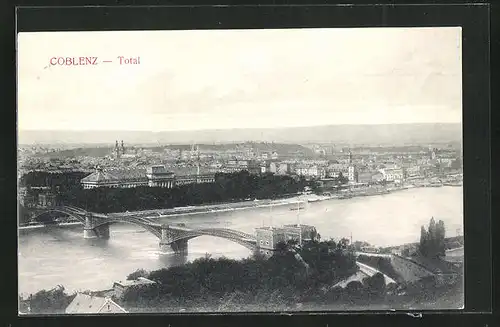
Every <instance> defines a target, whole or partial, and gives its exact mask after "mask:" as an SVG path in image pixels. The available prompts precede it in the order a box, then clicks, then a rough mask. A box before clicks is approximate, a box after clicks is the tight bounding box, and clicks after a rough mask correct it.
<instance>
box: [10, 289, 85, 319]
mask: <svg viewBox="0 0 500 327" xmlns="http://www.w3.org/2000/svg"><path fill="white" fill-rule="evenodd" d="M75 296H76V293H73V294H68V293H66V291H65V289H64V286H60V285H59V286H57V287H55V288H53V289H51V290H48V291H47V290H42V291H39V292H37V293H35V294H33V295H31V296H30V297H29V298H27V299H22V298H20V302H21V308H26V310H27V308H28V307H29V308H30V309H29V310H30V312H31V313H37V314H60V313H64V311H65V310H66V307H67V306H68V305H69V304H70V303H71V301H73V299H74V298H75ZM21 311H22V312H23V310H21Z"/></svg>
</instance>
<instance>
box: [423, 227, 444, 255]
mask: <svg viewBox="0 0 500 327" xmlns="http://www.w3.org/2000/svg"><path fill="white" fill-rule="evenodd" d="M445 234H446V229H445V225H444V222H443V221H442V220H439V221H438V222H437V223H436V221H435V220H434V217H432V218H431V221H430V222H429V227H428V230H427V231H426V230H425V228H424V226H422V228H421V230H420V244H419V252H420V254H421V255H423V256H425V257H429V258H437V257H440V256H443V255H445V249H446V246H445Z"/></svg>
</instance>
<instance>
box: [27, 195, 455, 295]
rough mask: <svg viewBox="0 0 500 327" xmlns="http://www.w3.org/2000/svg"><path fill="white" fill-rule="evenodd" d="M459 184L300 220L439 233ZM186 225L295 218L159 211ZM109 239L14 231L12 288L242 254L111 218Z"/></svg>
mask: <svg viewBox="0 0 500 327" xmlns="http://www.w3.org/2000/svg"><path fill="white" fill-rule="evenodd" d="M462 199H463V189H462V187H440V188H418V189H409V190H402V191H398V192H394V193H391V194H386V195H377V196H370V197H358V198H351V199H344V200H338V199H335V200H327V201H322V202H314V203H309V204H308V205H307V206H306V208H305V210H304V211H301V212H300V222H301V223H302V224H310V225H314V226H315V227H316V229H317V230H318V232H319V233H320V235H321V237H322V239H327V238H334V239H340V238H342V237H350V236H351V233H352V238H353V240H354V241H356V240H363V241H367V242H369V243H371V244H374V245H376V246H390V245H398V244H403V243H410V242H418V240H419V237H420V227H421V226H422V225H427V224H428V222H429V219H430V218H431V217H432V216H433V217H434V218H435V219H436V220H439V219H441V220H443V221H444V223H445V226H446V230H447V233H446V235H447V236H455V235H456V231H457V229H460V230H461V231H462V230H463V200H462ZM169 221H170V222H175V223H185V224H186V225H187V226H188V227H191V226H192V227H223V228H231V229H235V230H239V231H243V232H247V233H252V234H253V233H254V228H256V227H259V226H262V224H265V225H269V224H272V225H274V226H279V225H282V224H290V223H292V224H293V223H296V222H297V221H298V218H297V211H293V210H290V206H277V207H273V208H251V209H247V210H236V211H227V212H219V213H213V212H212V213H200V214H195V215H189V216H180V217H174V218H166V219H163V220H162V222H169ZM110 234H111V237H110V239H109V240H88V239H84V238H83V227H82V226H80V225H76V226H52V227H45V228H39V229H31V230H22V231H20V236H19V248H18V250H19V254H18V257H19V263H18V266H19V293H20V294H23V295H26V294H29V293H35V292H37V291H39V290H41V289H50V288H53V287H55V286H57V285H63V286H64V287H65V288H66V289H67V290H68V291H70V292H71V291H84V290H101V289H109V288H111V286H112V284H113V282H114V281H118V280H125V279H126V276H127V275H128V274H129V273H131V272H133V271H135V270H136V269H138V268H143V269H146V270H154V269H160V268H163V267H169V266H172V265H177V264H182V263H183V262H186V261H187V260H193V259H196V258H198V257H202V256H204V255H205V254H206V253H210V254H211V255H212V257H219V256H226V257H229V258H235V259H237V258H243V257H247V256H249V255H250V250H248V249H246V248H245V247H242V246H240V245H238V244H236V243H233V242H231V241H228V240H225V239H220V238H215V237H210V236H202V237H198V238H195V239H192V240H190V241H189V245H188V247H189V254H188V255H187V257H182V256H179V255H175V254H173V253H162V252H161V251H160V250H159V247H158V243H159V240H158V239H157V238H156V237H155V236H154V235H153V234H150V233H149V232H146V231H144V230H141V229H140V227H136V226H132V225H126V224H124V225H121V224H117V225H112V226H111V227H110Z"/></svg>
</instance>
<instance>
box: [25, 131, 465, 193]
mask: <svg viewBox="0 0 500 327" xmlns="http://www.w3.org/2000/svg"><path fill="white" fill-rule="evenodd" d="M266 146H267V148H268V149H269V150H268V151H260V150H258V148H252V144H244V145H234V146H233V147H231V146H228V145H226V146H220V147H217V146H213V147H210V146H208V147H205V148H204V149H200V147H199V146H195V145H193V146H191V149H190V150H186V149H184V150H183V149H182V148H177V149H176V148H175V147H172V148H161V147H160V148H141V147H137V146H136V147H131V146H129V147H125V144H124V142H123V141H121V142H118V140H117V141H116V142H115V146H114V148H112V150H111V151H110V150H109V147H108V148H107V149H106V148H97V149H94V153H96V155H93V156H88V155H87V156H83V155H77V156H75V157H70V158H67V159H63V158H57V157H54V156H53V157H51V158H49V159H47V158H45V159H42V158H41V157H36V156H32V155H31V156H30V155H28V154H27V153H31V152H30V151H35V150H33V149H26V150H24V152H22V153H21V154H20V165H21V167H20V172H19V173H20V175H22V174H24V173H26V172H28V171H30V170H44V171H53V172H64V171H71V170H79V171H85V172H88V173H89V175H88V176H86V177H85V178H84V179H82V181H81V183H82V185H83V187H84V188H86V189H90V188H95V187H120V188H121V187H123V188H130V187H137V186H159V187H166V188H171V187H174V186H177V185H186V184H191V183H211V182H213V181H214V179H215V174H216V173H233V172H238V171H248V172H249V173H251V174H265V173H272V174H277V175H290V176H301V177H304V178H306V179H309V180H320V181H323V182H324V183H323V184H325V185H326V184H329V183H330V182H331V183H333V184H335V181H338V180H344V181H348V182H349V183H351V184H356V183H364V184H373V183H380V182H388V183H396V184H397V183H402V182H404V181H406V180H413V179H422V178H429V177H432V176H435V175H437V174H439V173H442V172H443V171H447V170H452V169H456V170H460V168H461V161H460V160H459V159H460V158H461V156H460V154H458V153H457V150H453V149H448V148H445V149H437V148H435V147H431V148H429V149H427V150H426V149H423V148H420V150H419V151H418V152H417V151H415V150H412V151H413V152H402V150H398V151H389V150H388V151H385V152H384V150H383V148H382V150H381V149H374V150H373V151H372V150H370V149H369V148H359V149H356V148H355V149H354V150H355V153H353V152H352V151H351V149H349V148H342V149H341V150H340V152H335V149H334V147H333V146H332V147H330V146H313V147H312V151H311V153H313V155H312V156H311V155H309V156H307V155H304V153H295V152H296V151H297V150H290V151H291V152H290V151H289V152H286V153H285V152H281V153H280V152H278V151H277V150H273V149H272V146H273V145H272V144H267V145H266ZM106 151H107V152H106ZM75 153H77V154H78V153H81V152H78V151H75ZM42 157H43V156H42ZM457 161H460V163H459V166H460V167H458V168H457V167H453V166H454V165H455V166H456V163H457ZM340 177H342V179H341V178H340Z"/></svg>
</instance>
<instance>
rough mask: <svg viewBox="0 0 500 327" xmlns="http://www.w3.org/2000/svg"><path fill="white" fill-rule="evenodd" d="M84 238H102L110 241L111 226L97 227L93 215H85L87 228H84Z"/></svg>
mask: <svg viewBox="0 0 500 327" xmlns="http://www.w3.org/2000/svg"><path fill="white" fill-rule="evenodd" d="M83 238H85V239H90V238H102V239H109V224H103V225H99V226H97V227H96V226H95V221H94V217H92V214H90V213H87V214H86V215H85V226H84V227H83Z"/></svg>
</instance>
